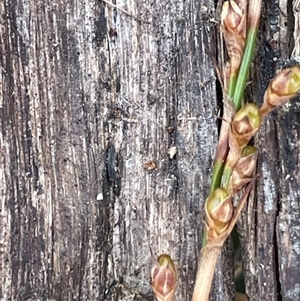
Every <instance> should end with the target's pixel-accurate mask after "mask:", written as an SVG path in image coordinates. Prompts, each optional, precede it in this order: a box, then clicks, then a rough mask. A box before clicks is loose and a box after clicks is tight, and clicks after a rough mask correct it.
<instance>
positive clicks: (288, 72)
mask: <svg viewBox="0 0 300 301" xmlns="http://www.w3.org/2000/svg"><path fill="white" fill-rule="evenodd" d="M299 91H300V66H294V67H291V68H287V69H284V70H282V71H280V72H278V73H277V74H276V76H275V77H274V78H273V79H272V80H271V82H270V84H269V86H268V88H267V90H266V92H265V95H264V103H263V105H262V107H261V109H260V111H261V115H262V117H264V116H265V115H267V114H268V113H269V112H270V111H272V110H273V109H274V108H275V107H278V106H281V105H284V104H285V103H286V102H287V101H288V100H289V99H291V98H293V97H295V96H297V94H298V93H299Z"/></svg>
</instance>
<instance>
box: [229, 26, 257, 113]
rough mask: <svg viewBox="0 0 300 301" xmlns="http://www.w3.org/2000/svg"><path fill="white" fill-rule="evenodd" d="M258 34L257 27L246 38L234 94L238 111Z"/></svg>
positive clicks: (250, 30)
mask: <svg viewBox="0 0 300 301" xmlns="http://www.w3.org/2000/svg"><path fill="white" fill-rule="evenodd" d="M256 36H257V28H252V29H249V32H248V35H247V39H246V47H245V51H244V55H243V59H242V63H241V67H240V70H239V74H238V77H237V81H236V86H235V90H234V94H233V103H234V106H235V108H236V110H237V111H238V110H239V109H240V108H241V105H242V99H243V95H244V91H245V86H246V81H247V78H248V75H249V69H250V64H251V62H252V58H253V53H254V48H255V40H256Z"/></svg>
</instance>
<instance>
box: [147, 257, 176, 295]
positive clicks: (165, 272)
mask: <svg viewBox="0 0 300 301" xmlns="http://www.w3.org/2000/svg"><path fill="white" fill-rule="evenodd" d="M154 262H155V266H154V267H153V268H152V270H151V285H152V289H153V293H154V296H155V298H156V300H157V301H172V300H173V298H174V293H175V287H176V281H177V272H176V268H175V264H174V262H173V260H172V259H171V257H170V256H169V255H167V254H162V255H160V256H159V257H158V258H157V260H156V259H154Z"/></svg>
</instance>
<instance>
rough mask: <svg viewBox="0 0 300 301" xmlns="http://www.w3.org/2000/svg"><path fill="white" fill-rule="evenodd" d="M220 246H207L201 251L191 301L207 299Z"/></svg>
mask: <svg viewBox="0 0 300 301" xmlns="http://www.w3.org/2000/svg"><path fill="white" fill-rule="evenodd" d="M221 249H222V246H210V245H207V246H206V247H205V248H203V249H202V250H201V253H200V260H199V263H198V271H197V276H196V283H195V289H194V293H193V298H192V301H204V300H208V299H209V293H210V288H211V283H212V280H213V277H214V272H215V267H216V264H217V260H218V257H219V254H220V253H221Z"/></svg>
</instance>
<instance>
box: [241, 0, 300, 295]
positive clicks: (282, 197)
mask: <svg viewBox="0 0 300 301" xmlns="http://www.w3.org/2000/svg"><path fill="white" fill-rule="evenodd" d="M295 3H296V1H295ZM298 18H299V12H297V11H296V10H295V9H294V10H293V9H292V2H290V3H288V4H287V3H286V2H285V1H272V2H268V1H265V3H264V8H263V16H262V21H261V32H260V45H261V46H260V48H259V50H258V56H257V57H258V58H257V60H256V62H255V67H256V68H255V69H256V70H258V73H256V75H255V74H254V76H253V80H254V82H255V81H256V82H257V83H258V86H257V87H256V91H255V92H254V93H255V94H254V95H255V96H256V97H255V98H256V101H257V102H258V103H261V102H262V96H263V92H264V90H265V88H266V86H267V84H268V81H269V80H270V79H271V78H272V77H273V75H274V74H275V72H276V71H277V70H278V69H280V68H282V66H283V65H284V64H285V63H286V62H287V61H288V60H289V59H290V58H291V57H292V55H294V56H295V55H298V54H296V53H295V50H296V49H299V44H298V43H299V41H298V42H297V41H296V40H295V39H294V36H293V35H294V34H295V32H296V31H297V26H296V27H295V22H294V20H297V19H298ZM295 37H296V35H295ZM295 42H296V44H295ZM294 49H295V50H294ZM293 50H294V51H293ZM293 52H294V54H292V53H293ZM297 101H299V99H294V100H292V101H291V102H289V103H288V104H286V105H285V106H284V107H283V108H280V109H278V110H275V111H274V112H272V113H271V114H270V115H269V116H268V117H267V118H266V120H264V123H263V126H262V128H261V129H260V132H259V134H258V136H257V138H256V139H255V143H256V145H257V146H258V147H259V150H260V157H259V160H258V167H257V172H258V173H259V174H260V179H259V180H258V182H257V187H256V191H255V193H253V195H252V198H251V199H250V202H249V205H248V208H247V209H246V211H245V214H244V216H243V230H242V236H243V241H244V251H245V252H244V261H243V263H244V271H245V276H246V279H245V283H246V290H247V294H248V296H249V300H299V298H300V297H299V296H300V291H299V289H300V283H299V273H298V272H296V271H299V260H300V257H299V256H300V253H299V234H298V232H299V231H298V228H299V217H300V216H299V215H300V211H299V188H300V187H299V180H300V173H299V168H298V161H299V141H298V140H299V139H298V138H299V131H300V126H299V103H298V102H297Z"/></svg>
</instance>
